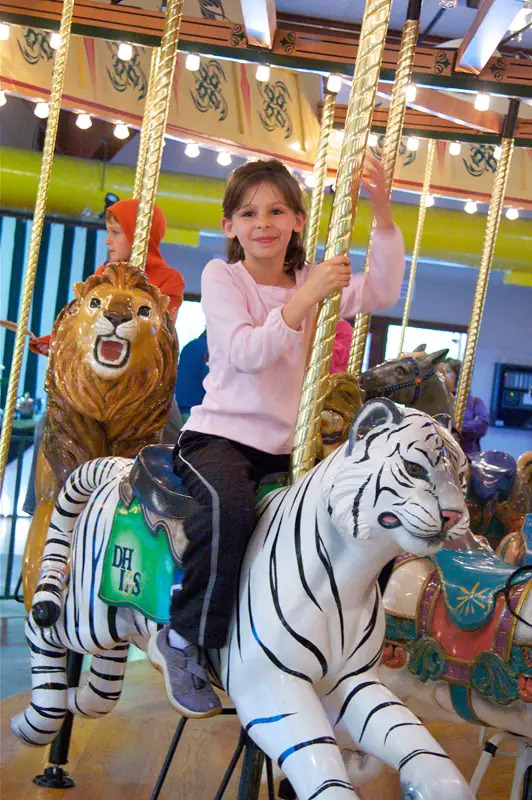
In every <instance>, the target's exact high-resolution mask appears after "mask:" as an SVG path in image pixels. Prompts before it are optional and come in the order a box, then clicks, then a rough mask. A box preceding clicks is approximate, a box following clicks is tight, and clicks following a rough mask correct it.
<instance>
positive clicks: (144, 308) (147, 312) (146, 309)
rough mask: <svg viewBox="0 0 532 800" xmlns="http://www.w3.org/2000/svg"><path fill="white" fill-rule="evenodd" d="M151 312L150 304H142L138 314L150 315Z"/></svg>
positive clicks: (140, 315) (141, 315) (142, 315)
mask: <svg viewBox="0 0 532 800" xmlns="http://www.w3.org/2000/svg"><path fill="white" fill-rule="evenodd" d="M150 312H151V308H150V307H149V306H141V307H140V308H139V310H138V311H137V316H139V317H149V316H150Z"/></svg>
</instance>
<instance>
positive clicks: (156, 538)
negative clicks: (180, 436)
mask: <svg viewBox="0 0 532 800" xmlns="http://www.w3.org/2000/svg"><path fill="white" fill-rule="evenodd" d="M173 449H174V448H173V446H172V445H163V444H161V445H148V446H147V447H144V448H143V449H142V450H141V451H140V453H139V454H138V456H137V457H136V459H135V461H134V463H133V466H132V468H131V471H130V472H129V474H128V475H127V476H125V477H124V478H123V479H122V481H121V483H120V487H119V502H118V505H117V507H116V511H115V515H114V519H113V523H112V526H111V532H110V535H109V541H108V544H107V547H106V551H105V556H104V563H103V570H102V579H101V583H100V589H99V592H98V596H99V598H100V599H101V600H103V602H105V603H107V604H108V605H113V606H125V607H129V608H134V609H135V610H137V611H140V612H141V613H142V614H144V615H145V616H146V617H148V618H149V619H152V620H153V621H154V622H157V623H158V624H161V625H162V624H165V623H166V622H168V618H169V607H170V597H171V594H172V592H173V591H175V590H178V589H179V588H180V586H181V580H182V575H183V570H182V556H183V553H184V551H185V548H186V546H187V538H186V535H185V531H184V528H183V521H184V520H185V519H186V518H187V517H189V516H191V515H192V514H194V513H196V512H197V511H199V510H200V508H201V506H200V505H199V503H197V502H196V500H194V499H193V498H192V497H191V496H190V495H189V494H188V492H187V490H186V488H185V486H184V484H183V483H182V481H181V479H180V478H179V477H178V476H177V475H175V473H174V471H173V464H172V453H173ZM286 483H287V476H286V475H284V474H275V475H268V476H266V477H265V478H263V480H262V481H261V482H260V485H259V488H258V491H257V501H258V500H260V499H262V497H263V496H264V495H265V494H267V493H268V492H270V491H272V490H273V489H277V488H280V487H281V486H285V485H286ZM155 575H156V576H157V579H156V580H154V579H153V578H154V576H155Z"/></svg>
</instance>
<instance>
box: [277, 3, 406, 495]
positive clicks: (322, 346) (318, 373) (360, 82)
mask: <svg viewBox="0 0 532 800" xmlns="http://www.w3.org/2000/svg"><path fill="white" fill-rule="evenodd" d="M390 7H391V0H368V1H367V3H366V7H365V10H364V19H363V21H362V29H361V32H360V46H359V49H358V54H357V60H356V64H355V74H354V76H353V83H352V86H351V93H350V96H349V103H348V107H347V117H346V124H345V134H344V140H343V144H342V150H341V153H340V163H339V166H338V175H337V179H336V192H335V195H334V201H333V206H332V211H331V222H330V229H329V230H330V236H329V241H328V242H327V247H326V249H325V258H326V259H328V258H332V257H334V256H336V255H340V254H342V253H347V252H348V250H349V240H350V238H351V229H352V225H353V212H354V210H355V209H354V207H353V206H354V205H355V204H356V200H357V198H358V192H359V190H360V179H361V176H362V163H363V160H364V152H365V150H366V144H367V139H368V133H369V129H370V125H371V115H372V113H373V105H374V103H375V93H376V89H377V83H378V80H379V72H380V65H381V61H382V54H383V50H384V43H385V38H386V31H387V29H388V19H389V16H390ZM340 299H341V295H340V292H333V294H331V295H330V296H329V297H328V298H326V299H325V300H324V301H323V302H322V303H320V305H319V308H318V315H317V321H316V328H315V331H314V339H313V344H312V347H311V352H310V358H309V363H308V366H307V370H306V374H305V378H304V381H303V391H302V395H301V402H300V406H299V415H298V422H297V428H296V433H295V439H294V449H293V451H292V461H291V477H292V480H297V478H299V477H301V476H302V475H304V474H305V472H308V470H309V469H311V468H312V467H313V465H314V458H315V453H316V446H317V441H318V436H319V433H320V420H321V411H322V408H323V401H324V398H325V391H326V387H327V376H328V373H329V364H330V361H331V355H332V348H333V343H334V336H335V331H336V324H337V322H338V317H339V313H340Z"/></svg>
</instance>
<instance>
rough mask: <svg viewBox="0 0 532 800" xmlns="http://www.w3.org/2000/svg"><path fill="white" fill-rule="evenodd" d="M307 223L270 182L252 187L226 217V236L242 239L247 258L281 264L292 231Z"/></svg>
mask: <svg viewBox="0 0 532 800" xmlns="http://www.w3.org/2000/svg"><path fill="white" fill-rule="evenodd" d="M304 226H305V215H304V214H297V213H296V212H295V211H293V210H292V209H291V208H290V206H288V205H287V204H286V202H285V200H284V199H283V196H282V194H281V193H280V192H279V190H278V189H277V188H276V187H275V186H273V184H271V183H266V182H263V183H260V184H259V185H258V186H253V187H251V188H250V189H249V190H248V191H247V192H246V194H245V195H244V199H243V203H242V205H241V206H240V208H239V209H238V210H237V211H235V213H234V214H233V216H232V217H231V219H226V218H224V219H223V220H222V228H223V230H224V233H225V235H226V236H227V238H228V239H234V238H235V237H237V238H238V241H239V242H240V244H241V245H242V248H243V250H244V254H245V257H246V260H249V259H251V260H253V261H259V262H260V261H268V262H271V261H272V260H274V261H276V260H277V259H279V260H280V262H281V264H284V260H285V256H286V249H287V247H288V244H289V242H290V237H291V236H292V233H293V232H294V231H296V233H299V232H300V231H302V230H303V228H304Z"/></svg>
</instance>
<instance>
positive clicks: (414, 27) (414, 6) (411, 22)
mask: <svg viewBox="0 0 532 800" xmlns="http://www.w3.org/2000/svg"><path fill="white" fill-rule="evenodd" d="M420 14H421V2H420V0H416V2H410V5H409V7H408V12H407V17H408V18H407V19H406V21H405V24H404V27H403V34H402V36H401V45H400V48H399V56H398V59H397V69H396V71H395V81H394V85H393V91H392V97H391V100H390V111H389V113H388V124H387V125H386V133H385V136H384V142H383V145H382V166H383V169H384V177H385V181H386V189H387V191H388V197H389V196H390V195H391V193H392V184H393V173H394V171H395V163H396V161H397V155H398V153H399V145H400V144H401V131H402V129H403V122H404V118H405V110H406V90H407V87H408V84H409V83H410V80H411V77H412V66H413V64H414V56H415V52H416V43H417V39H418V34H419V17H420ZM374 230H375V222H374V221H373V223H372V226H371V235H370V238H369V242H368V249H367V251H366V258H365V261H364V273H365V274H367V273H368V272H369V263H370V255H371V248H372V244H373V233H374ZM370 318H371V315H370V314H363V313H359V314H357V315H356V317H355V326H354V330H353V339H352V341H351V352H350V354H349V364H348V367H347V371H348V372H349V373H350V374H351V375H355V376H358V375H360V371H361V369H362V362H363V360H364V351H365V349H366V340H367V338H368V331H369V323H370Z"/></svg>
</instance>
